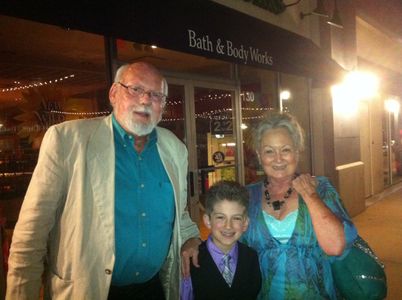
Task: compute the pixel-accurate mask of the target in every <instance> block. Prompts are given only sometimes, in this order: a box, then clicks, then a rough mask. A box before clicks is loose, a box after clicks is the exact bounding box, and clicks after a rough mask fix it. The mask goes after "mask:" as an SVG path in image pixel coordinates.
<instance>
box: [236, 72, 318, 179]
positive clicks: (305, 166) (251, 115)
mask: <svg viewBox="0 0 402 300" xmlns="http://www.w3.org/2000/svg"><path fill="white" fill-rule="evenodd" d="M239 77H240V82H241V91H240V98H241V107H242V130H243V131H242V132H243V152H244V174H245V183H246V184H248V183H251V182H255V181H257V180H259V179H261V177H262V176H264V172H263V170H262V168H261V166H260V164H259V162H258V158H257V155H256V152H255V147H254V141H253V129H254V128H256V126H257V124H258V122H259V121H260V120H261V119H262V118H263V117H264V115H265V114H266V113H267V112H269V111H270V110H281V109H282V110H283V111H285V112H289V113H291V114H293V115H295V116H296V118H297V119H298V120H299V122H300V123H301V125H302V127H303V128H304V130H305V132H306V145H305V146H306V149H305V151H304V153H302V155H301V159H300V162H299V171H300V172H311V160H310V151H311V150H310V137H309V132H310V127H309V123H310V118H309V114H310V110H309V81H308V79H306V78H304V77H299V76H295V75H288V74H281V73H276V72H272V71H267V70H261V69H256V68H250V67H245V66H241V67H240V68H239ZM283 91H287V92H289V94H288V95H287V97H285V98H286V99H285V98H281V92H283Z"/></svg>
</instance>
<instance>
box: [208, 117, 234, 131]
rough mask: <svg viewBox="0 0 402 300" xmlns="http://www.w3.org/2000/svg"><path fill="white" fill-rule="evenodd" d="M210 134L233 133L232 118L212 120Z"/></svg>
mask: <svg viewBox="0 0 402 300" xmlns="http://www.w3.org/2000/svg"><path fill="white" fill-rule="evenodd" d="M211 122H212V124H211V131H212V134H231V133H233V121H232V120H212V121H211Z"/></svg>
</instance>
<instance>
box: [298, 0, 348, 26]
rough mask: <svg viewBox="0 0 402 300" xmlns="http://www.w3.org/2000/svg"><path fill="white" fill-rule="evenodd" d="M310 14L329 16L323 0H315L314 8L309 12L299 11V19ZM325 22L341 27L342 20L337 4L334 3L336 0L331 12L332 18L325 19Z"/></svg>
mask: <svg viewBox="0 0 402 300" xmlns="http://www.w3.org/2000/svg"><path fill="white" fill-rule="evenodd" d="M311 15H314V16H319V17H324V18H329V14H328V12H327V11H326V9H325V6H324V1H323V0H317V7H316V8H315V9H314V10H312V11H311V12H309V13H303V12H300V19H302V20H303V19H304V17H307V16H311ZM327 23H328V24H329V25H332V26H335V27H338V28H343V24H342V20H341V18H340V16H339V10H338V5H337V3H336V0H334V11H333V14H332V18H331V20H329V21H327Z"/></svg>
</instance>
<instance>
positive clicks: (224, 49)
mask: <svg viewBox="0 0 402 300" xmlns="http://www.w3.org/2000/svg"><path fill="white" fill-rule="evenodd" d="M187 31H188V46H189V47H190V48H195V49H199V50H203V51H207V52H211V53H217V54H219V55H225V56H228V57H232V58H236V59H239V60H241V61H243V62H244V63H245V64H247V63H249V62H254V63H258V64H263V65H270V66H272V65H273V63H274V60H273V57H272V56H270V55H269V54H268V53H267V51H261V50H260V49H258V48H254V47H252V46H248V47H247V46H244V45H243V44H241V45H235V44H234V43H233V42H232V41H230V40H225V39H221V38H218V39H216V40H211V38H210V37H209V35H197V33H196V32H195V31H194V30H191V29H188V30H187Z"/></svg>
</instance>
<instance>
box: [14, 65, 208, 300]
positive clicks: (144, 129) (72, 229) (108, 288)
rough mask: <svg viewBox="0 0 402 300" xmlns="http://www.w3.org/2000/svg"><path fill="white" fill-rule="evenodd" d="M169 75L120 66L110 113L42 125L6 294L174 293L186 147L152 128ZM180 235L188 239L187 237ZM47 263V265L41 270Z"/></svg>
mask: <svg viewBox="0 0 402 300" xmlns="http://www.w3.org/2000/svg"><path fill="white" fill-rule="evenodd" d="M166 95H167V82H166V80H165V79H164V78H163V76H162V75H161V74H160V72H159V71H158V70H157V69H156V68H155V67H153V66H152V65H150V64H147V63H143V62H139V63H134V64H130V65H124V66H122V67H120V68H119V70H118V71H117V73H116V76H115V82H114V83H113V85H112V86H111V88H110V91H109V99H110V102H111V104H112V106H113V113H112V114H111V115H110V116H107V117H102V118H95V119H87V120H76V121H69V122H64V123H62V124H58V125H56V126H52V127H50V128H49V130H48V131H47V133H46V135H45V137H44V139H43V142H42V146H41V150H40V155H39V159H38V163H37V166H36V168H35V171H34V173H33V176H32V180H31V183H30V185H29V188H28V191H27V193H26V196H25V199H24V203H23V206H22V208H21V212H20V216H19V219H18V222H17V224H16V227H15V231H14V235H13V241H12V245H11V253H10V259H9V272H8V279H7V281H8V286H7V299H9V300H11V299H12V300H15V299H38V298H39V291H40V287H41V283H42V274H43V273H44V279H45V285H44V287H45V289H44V292H45V298H47V297H50V298H52V299H94V300H95V299H96V300H102V299H158V300H159V299H178V297H179V295H178V290H179V278H180V274H179V273H180V247H181V246H182V245H183V244H184V245H183V249H182V252H183V253H184V254H183V255H184V257H185V260H186V261H188V260H189V258H190V257H192V256H193V255H194V256H196V254H197V248H198V244H199V243H200V241H199V239H198V235H199V232H198V229H197V226H196V225H195V224H194V223H193V222H192V221H191V219H190V217H189V215H188V213H187V211H186V201H187V181H186V175H187V150H186V148H185V146H184V144H183V143H182V142H181V141H180V140H179V139H177V138H176V136H175V135H174V134H173V133H171V132H170V131H168V130H166V129H163V128H160V127H157V124H158V123H159V121H160V120H161V118H162V112H163V108H164V106H165V104H166ZM184 242H185V243H184ZM44 270H45V272H44Z"/></svg>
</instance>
